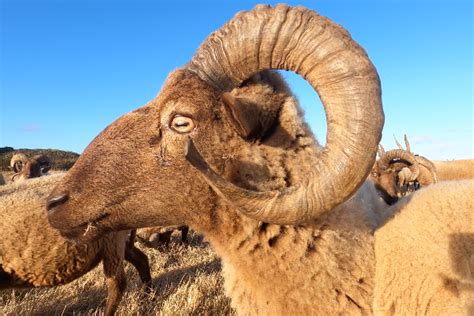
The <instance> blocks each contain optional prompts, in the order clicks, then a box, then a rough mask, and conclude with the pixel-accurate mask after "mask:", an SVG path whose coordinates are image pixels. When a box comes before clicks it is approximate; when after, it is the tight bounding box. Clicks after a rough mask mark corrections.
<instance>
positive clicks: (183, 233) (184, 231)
mask: <svg viewBox="0 0 474 316" xmlns="http://www.w3.org/2000/svg"><path fill="white" fill-rule="evenodd" d="M180 230H181V242H182V243H186V242H188V232H189V227H188V226H181V227H180Z"/></svg>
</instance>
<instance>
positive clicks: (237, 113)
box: [47, 5, 460, 315]
mask: <svg viewBox="0 0 474 316" xmlns="http://www.w3.org/2000/svg"><path fill="white" fill-rule="evenodd" d="M271 69H287V70H292V71H295V72H296V73H298V74H300V75H302V76H303V77H304V78H305V79H306V80H308V82H309V83H310V84H311V85H312V86H313V87H314V88H315V89H316V90H317V91H318V93H319V95H320V98H321V100H322V102H323V105H324V108H325V111H326V116H327V118H328V119H327V124H328V135H327V139H326V145H325V146H324V147H322V146H320V145H319V143H318V142H317V140H316V139H315V137H314V136H313V134H312V133H311V131H310V129H309V127H308V125H307V124H306V123H305V122H304V120H303V115H302V111H301V109H300V108H299V106H298V103H297V100H296V98H295V97H294V96H293V94H292V93H291V91H290V90H289V88H288V87H287V86H286V84H285V82H284V80H283V79H282V78H281V76H279V75H278V74H277V73H274V72H272V71H269V70H271ZM383 122H384V116H383V110H382V104H381V91H380V81H379V78H378V75H377V72H376V70H375V68H374V66H373V65H372V64H371V62H370V60H369V59H368V57H367V55H366V53H365V52H364V51H363V49H362V48H361V47H360V46H358V45H357V44H356V43H355V42H354V41H353V40H352V39H351V38H350V35H349V34H348V33H347V31H345V30H344V29H343V28H342V27H340V26H339V25H337V24H335V23H333V22H331V21H330V20H328V19H327V18H324V17H321V16H319V15H318V14H316V13H315V12H313V11H311V10H308V9H305V8H303V7H299V6H298V7H289V6H286V5H277V6H275V7H271V6H263V5H258V6H256V7H255V8H254V9H253V10H252V11H249V12H241V13H239V14H237V15H236V16H235V17H234V18H233V19H232V20H231V21H230V22H228V23H227V24H226V25H224V26H223V27H222V28H221V29H219V30H218V31H216V32H214V33H213V34H211V35H210V37H208V39H206V40H205V41H204V43H203V44H202V45H201V46H200V48H199V49H198V51H197V52H196V54H195V55H194V57H193V58H192V59H191V61H190V62H189V63H188V64H187V65H185V66H184V67H183V68H179V69H177V70H175V71H173V72H172V73H171V74H170V75H169V76H168V78H167V80H166V82H165V84H164V85H163V87H162V89H161V91H160V93H159V94H158V96H157V97H156V99H154V100H152V101H151V102H149V103H148V104H147V105H145V106H144V107H142V108H140V109H137V110H135V111H133V112H131V113H128V114H126V115H124V116H122V117H121V118H119V119H118V120H117V121H115V122H114V123H112V124H111V125H110V126H108V127H107V128H106V129H105V130H104V131H103V132H102V133H101V134H99V135H98V136H97V137H96V138H95V139H94V140H93V141H92V143H91V144H89V146H88V147H87V148H86V150H85V151H84V153H83V154H82V155H81V157H80V158H79V160H78V161H77V162H76V164H75V165H74V166H73V167H72V169H70V170H69V172H68V174H67V175H66V177H65V178H64V179H63V180H62V181H61V183H59V184H58V186H57V187H56V188H55V189H54V190H53V192H52V193H51V194H50V196H49V198H48V203H47V209H48V219H49V223H50V224H51V225H52V226H53V227H54V228H56V229H58V230H59V231H60V232H61V234H63V235H64V236H68V237H69V238H73V239H77V240H94V239H96V238H99V237H100V236H102V235H103V234H104V233H106V232H109V231H115V230H120V229H121V228H122V227H129V228H140V227H150V226H167V225H180V224H182V223H186V224H187V225H189V226H190V228H192V229H194V230H196V231H197V232H199V233H202V234H203V235H204V236H205V238H206V239H207V240H208V241H209V242H210V244H211V245H212V247H213V248H214V250H215V251H216V252H217V254H218V255H219V256H220V257H221V258H222V265H223V268H222V269H223V270H222V273H223V275H224V280H225V288H226V293H227V295H229V296H230V297H231V299H232V305H233V306H234V307H235V308H236V311H237V313H238V314H240V315H249V314H252V315H262V314H263V315H270V314H275V315H282V314H287V313H288V312H291V313H293V314H307V315H335V314H371V313H373V312H374V310H373V297H374V295H376V293H374V289H375V283H374V282H375V279H374V278H375V273H376V271H375V269H376V258H375V255H376V254H375V248H374V247H375V239H374V231H375V230H376V229H377V228H378V227H379V225H380V220H381V214H380V208H381V207H383V206H382V202H383V201H381V200H380V199H379V197H378V193H377V191H376V189H375V187H374V185H373V182H371V181H369V180H368V181H366V178H367V175H368V174H369V172H370V170H371V168H372V167H373V164H374V161H375V155H376V151H377V145H378V143H379V142H380V138H381V131H382V127H383ZM131 161H133V164H130V163H124V162H131ZM130 168H131V169H132V170H130ZM130 171H133V172H130ZM137 179H140V181H137ZM383 204H384V203H383ZM74 210H80V211H77V212H74ZM439 216H442V214H439ZM82 223H94V226H95V227H97V229H96V230H94V231H86V230H85V229H84V227H83V226H80V224H82ZM418 246H419V247H421V246H423V245H422V244H419V243H418ZM427 259H429V258H427ZM400 260H407V258H406V257H404V258H400ZM410 286H411V285H410V284H409V283H407V284H406V285H405V288H406V289H408V290H409V289H410ZM387 290H390V288H388V289H387ZM402 303H403V302H402ZM458 303H460V302H454V303H453V304H458ZM413 313H416V310H414V311H413Z"/></svg>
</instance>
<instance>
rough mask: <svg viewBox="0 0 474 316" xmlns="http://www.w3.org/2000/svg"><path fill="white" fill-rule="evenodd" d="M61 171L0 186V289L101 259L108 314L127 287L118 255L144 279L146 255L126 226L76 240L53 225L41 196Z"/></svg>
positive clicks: (46, 280) (46, 281)
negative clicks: (80, 241)
mask: <svg viewBox="0 0 474 316" xmlns="http://www.w3.org/2000/svg"><path fill="white" fill-rule="evenodd" d="M62 177H63V174H56V175H51V176H49V177H42V178H39V179H32V180H31V181H27V182H23V183H19V184H16V183H12V184H9V185H5V186H2V187H1V189H0V209H1V210H2V211H1V212H0V226H1V227H0V231H1V234H2V237H1V238H0V289H2V288H3V289H4V288H10V287H38V286H53V285H60V284H65V283H68V282H70V281H72V280H74V279H76V278H78V277H80V276H82V275H84V274H85V273H87V272H88V271H90V270H91V269H93V268H94V267H95V266H97V264H98V263H99V262H101V261H102V262H103V268H104V274H105V276H106V278H107V287H108V299H107V304H106V307H105V314H106V315H110V314H113V313H114V311H115V309H116V308H117V305H118V303H119V302H120V298H121V296H122V294H123V291H124V289H125V287H126V279H125V276H124V272H123V266H122V265H123V259H124V258H125V259H126V260H128V261H129V262H131V263H132V264H133V265H134V266H135V267H136V268H137V270H138V272H139V273H140V277H141V279H142V281H143V282H144V284H145V285H149V282H150V280H151V277H150V272H149V266H148V259H147V257H146V256H145V255H144V254H143V253H142V252H141V251H140V250H138V249H137V248H135V247H134V246H133V245H132V244H129V245H127V246H126V242H127V238H128V231H122V232H116V233H110V234H107V235H105V236H104V237H103V238H101V239H98V240H97V241H94V242H90V243H87V244H78V243H73V242H71V241H67V240H65V239H64V238H62V237H61V236H60V235H59V233H58V232H57V231H56V230H54V229H52V228H51V227H50V226H49V224H48V222H47V218H46V212H45V209H44V208H45V199H46V197H47V195H48V194H49V192H50V191H51V190H52V189H53V187H54V186H55V185H56V184H57V183H58V181H59V180H60V179H62ZM92 229H93V228H92Z"/></svg>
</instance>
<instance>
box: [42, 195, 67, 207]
mask: <svg viewBox="0 0 474 316" xmlns="http://www.w3.org/2000/svg"><path fill="white" fill-rule="evenodd" d="M68 198H69V196H68V195H67V193H63V194H60V195H56V196H53V197H50V198H49V199H48V201H46V208H47V209H48V211H51V210H52V209H53V208H54V207H56V206H58V205H61V204H64V203H65V202H66V201H67V200H68Z"/></svg>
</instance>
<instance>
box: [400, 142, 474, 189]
mask: <svg viewBox="0 0 474 316" xmlns="http://www.w3.org/2000/svg"><path fill="white" fill-rule="evenodd" d="M404 139H405V148H403V146H402V145H401V144H400V143H399V142H398V141H397V140H396V139H395V142H396V143H397V146H398V148H399V149H402V150H405V151H407V152H411V149H410V143H409V142H408V138H407V135H405V136H404ZM415 157H416V159H417V161H418V162H419V164H420V166H422V167H424V168H426V169H430V170H432V171H434V172H432V176H431V177H430V176H429V174H426V175H427V178H422V179H420V181H422V182H425V183H427V184H430V183H436V182H438V181H449V180H466V179H474V160H473V159H461V160H447V161H440V160H439V161H437V160H433V161H431V160H429V159H427V158H425V157H423V156H419V155H415Z"/></svg>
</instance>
